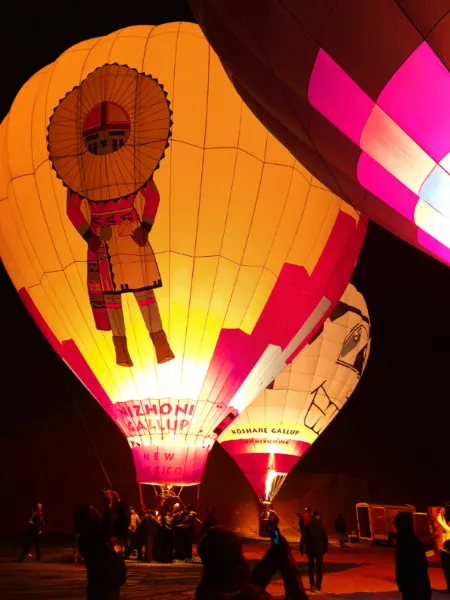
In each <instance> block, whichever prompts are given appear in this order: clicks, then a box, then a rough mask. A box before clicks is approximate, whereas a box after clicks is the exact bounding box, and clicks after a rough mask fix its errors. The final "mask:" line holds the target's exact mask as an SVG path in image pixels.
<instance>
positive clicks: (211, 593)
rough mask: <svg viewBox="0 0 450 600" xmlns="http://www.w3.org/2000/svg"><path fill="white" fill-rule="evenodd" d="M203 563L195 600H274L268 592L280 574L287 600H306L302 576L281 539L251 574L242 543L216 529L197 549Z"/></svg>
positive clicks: (229, 532)
mask: <svg viewBox="0 0 450 600" xmlns="http://www.w3.org/2000/svg"><path fill="white" fill-rule="evenodd" d="M197 553H198V555H199V556H200V558H201V560H202V563H203V573H202V578H201V581H200V583H199V585H198V587H197V590H196V592H195V599H196V600H227V599H231V598H232V599H233V600H271V598H272V596H271V595H270V594H269V593H268V592H267V591H266V587H267V585H268V584H269V582H270V580H271V578H272V576H273V575H274V574H275V572H276V571H277V570H279V571H280V573H281V576H282V577H283V581H284V589H285V597H286V600H287V599H289V600H307V596H306V594H305V590H304V587H303V584H302V580H301V577H300V573H299V572H298V570H297V567H296V565H295V561H294V559H293V556H292V553H291V549H290V547H289V544H288V543H287V541H286V539H285V538H284V537H283V536H281V535H279V536H278V541H277V543H274V540H273V542H272V545H271V546H270V548H269V550H268V551H267V552H266V554H265V556H264V557H263V558H262V560H261V561H260V562H259V563H258V564H257V565H256V566H255V568H254V569H253V571H252V572H250V569H249V565H248V563H247V560H246V559H245V556H244V553H243V547H242V541H241V539H240V538H239V537H238V536H237V535H236V534H235V533H234V532H233V531H231V530H230V529H227V528H226V527H221V526H220V525H216V526H214V527H211V528H210V529H208V531H207V533H206V534H205V535H204V536H203V538H202V539H201V540H200V542H199V544H198V546H197Z"/></svg>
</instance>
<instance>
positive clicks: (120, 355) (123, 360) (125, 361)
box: [113, 335, 133, 367]
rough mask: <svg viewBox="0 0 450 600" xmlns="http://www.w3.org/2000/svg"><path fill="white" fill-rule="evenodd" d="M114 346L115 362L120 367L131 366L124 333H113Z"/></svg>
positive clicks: (131, 362)
mask: <svg viewBox="0 0 450 600" xmlns="http://www.w3.org/2000/svg"><path fill="white" fill-rule="evenodd" d="M113 342H114V348H115V349H116V363H117V364H118V365H119V366H120V367H132V366H133V361H132V360H131V357H130V354H129V352H128V345H127V338H126V336H125V335H113Z"/></svg>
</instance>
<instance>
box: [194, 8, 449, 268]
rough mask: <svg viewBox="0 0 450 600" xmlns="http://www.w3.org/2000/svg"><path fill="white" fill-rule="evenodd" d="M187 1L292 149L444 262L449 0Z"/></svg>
mask: <svg viewBox="0 0 450 600" xmlns="http://www.w3.org/2000/svg"><path fill="white" fill-rule="evenodd" d="M190 4H191V7H192V9H193V11H194V14H195V15H196V16H197V18H198V21H199V23H200V25H201V27H202V29H203V31H204V32H205V35H206V36H207V38H208V40H209V41H210V42H211V44H212V46H213V47H214V49H215V50H216V52H218V54H219V56H220V59H221V61H222V63H223V65H224V66H225V68H226V70H227V72H228V74H229V76H230V78H231V79H232V81H233V83H234V85H235V88H236V89H237V91H238V92H239V93H240V95H241V97H242V98H243V99H244V101H245V102H246V104H247V105H248V106H249V107H250V108H251V110H252V111H253V112H254V113H255V114H256V115H257V116H258V118H259V119H261V121H262V122H263V123H264V124H265V125H266V126H267V127H268V128H269V129H270V131H271V132H272V133H273V134H274V135H275V136H276V137H277V138H278V139H279V140H280V141H281V142H282V143H283V144H285V146H286V147H287V148H289V149H290V150H291V152H292V153H293V154H294V156H295V157H296V158H297V159H298V160H299V161H300V162H301V163H302V164H303V165H305V166H306V167H307V168H308V169H309V170H310V171H311V172H312V173H313V174H314V175H315V176H316V177H317V178H318V179H320V180H321V181H322V183H324V184H325V185H327V186H328V187H329V188H330V189H331V190H333V191H334V192H335V193H337V194H339V195H340V196H341V197H342V198H345V199H347V200H348V201H349V202H350V203H351V204H352V205H353V206H355V207H356V208H358V209H359V210H361V211H363V212H364V214H366V215H367V216H368V217H370V218H372V219H373V220H375V221H376V222H378V223H379V224H380V225H382V226H384V227H386V228H387V229H389V230H390V231H392V232H393V233H395V234H396V235H398V236H399V237H401V238H403V239H404V240H406V241H408V242H409V243H411V244H413V245H415V246H417V247H418V248H420V249H422V250H423V251H425V252H427V253H429V254H431V255H433V256H435V257H436V258H438V259H439V260H441V261H442V262H444V263H447V264H450V166H449V163H450V110H449V106H450V71H449V67H450V52H449V43H448V40H449V39H450V11H449V5H448V2H440V1H439V0H436V1H435V2H426V3H425V2H420V1H419V0H417V1H413V2H409V1H408V2H406V1H405V2H396V1H395V0H380V2H368V1H364V2H361V1H360V0H347V1H345V2H340V3H339V6H335V5H334V4H333V6H331V4H330V3H328V2H319V3H308V2H304V3H299V2H297V1H296V0H286V1H285V2H272V1H268V0H263V1H262V2H260V0H249V1H248V2H240V1H239V0H191V1H190ZM250 23H251V26H250Z"/></svg>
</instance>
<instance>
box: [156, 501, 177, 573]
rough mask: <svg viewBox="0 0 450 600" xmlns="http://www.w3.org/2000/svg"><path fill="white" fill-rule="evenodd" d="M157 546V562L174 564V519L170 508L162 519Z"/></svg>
mask: <svg viewBox="0 0 450 600" xmlns="http://www.w3.org/2000/svg"><path fill="white" fill-rule="evenodd" d="M156 545H157V557H158V558H157V559H156V560H158V561H159V562H162V563H171V562H173V517H172V512H171V511H170V509H169V508H166V509H165V514H164V515H163V517H162V519H161V526H160V529H159V530H158V537H157V541H156Z"/></svg>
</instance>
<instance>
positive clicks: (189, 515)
mask: <svg viewBox="0 0 450 600" xmlns="http://www.w3.org/2000/svg"><path fill="white" fill-rule="evenodd" d="M196 519H197V513H196V512H195V511H194V507H193V505H192V504H188V505H187V507H186V511H185V517H184V547H183V553H182V556H183V559H184V560H192V546H193V544H194V537H195V521H196Z"/></svg>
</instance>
